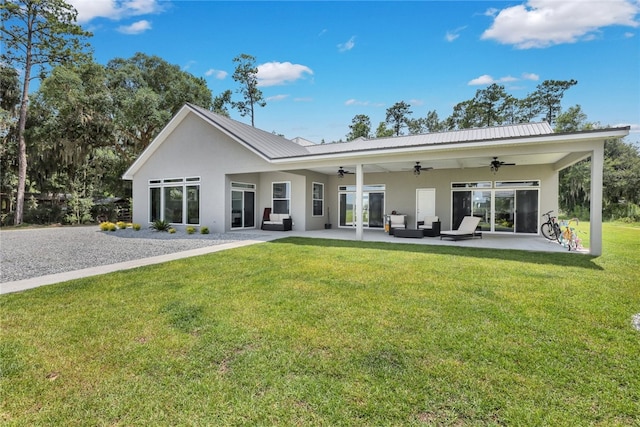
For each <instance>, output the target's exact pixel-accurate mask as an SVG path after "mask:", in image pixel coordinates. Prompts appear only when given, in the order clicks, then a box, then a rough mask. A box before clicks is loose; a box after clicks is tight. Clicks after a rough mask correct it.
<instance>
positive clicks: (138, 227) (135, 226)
mask: <svg viewBox="0 0 640 427" xmlns="http://www.w3.org/2000/svg"><path fill="white" fill-rule="evenodd" d="M131 228H133V229H134V230H135V231H140V228H141V227H140V224H138V223H135V222H134V223H133V224H131Z"/></svg>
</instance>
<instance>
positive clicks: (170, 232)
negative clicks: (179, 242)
mask: <svg viewBox="0 0 640 427" xmlns="http://www.w3.org/2000/svg"><path fill="white" fill-rule="evenodd" d="M167 231H169V234H175V233H176V229H175V228H173V227H169V229H168V230H167Z"/></svg>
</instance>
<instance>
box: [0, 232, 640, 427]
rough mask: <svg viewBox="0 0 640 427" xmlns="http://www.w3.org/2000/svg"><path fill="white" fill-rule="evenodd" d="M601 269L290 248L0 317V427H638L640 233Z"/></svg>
mask: <svg viewBox="0 0 640 427" xmlns="http://www.w3.org/2000/svg"><path fill="white" fill-rule="evenodd" d="M604 230H605V233H604V236H605V242H604V253H605V255H603V256H602V257H598V258H593V257H589V256H585V255H578V254H572V253H560V254H557V253H556V254H546V253H530V252H520V251H499V250H483V249H470V248H459V247H452V246H433V247H429V246H421V245H415V246H414V245H406V244H405V245H400V244H398V245H394V244H384V243H364V242H348V241H333V240H313V239H303V238H287V239H283V240H279V241H275V242H271V243H264V244H260V245H255V246H250V247H244V248H239V249H234V250H229V251H224V252H219V253H216V254H211V255H206V256H202V257H195V258H189V259H184V260H179V261H174V262H170V263H166V264H162V265H156V266H148V267H143V268H139V269H136V270H130V271H126V272H119V273H113V274H108V275H104V276H99V277H94V278H87V279H83V280H75V281H71V282H66V283H61V284H58V285H53V286H47V287H43V288H39V289H34V290H31V291H27V292H24V293H20V294H9V295H4V296H2V297H1V298H0V303H1V309H2V330H1V335H0V336H1V341H0V363H1V368H2V371H1V376H0V393H1V395H0V398H1V401H2V403H1V406H0V422H1V423H2V424H3V425H8V426H13V425H16V426H22V425H24V426H27V425H28V426H33V425H65V426H74V425H144V426H147V425H158V424H160V425H283V426H290V425H330V426H341V425H344V426H347V425H348V426H351V425H371V426H373V425H375V426H385V425H393V426H398V425H416V426H423V425H454V426H459V425H465V426H466V425H472V426H473V425H478V426H484V425H527V426H529V425H553V426H577V425H580V426H584V425H600V426H612V425H613V426H615V425H619V426H629V425H636V426H637V425H638V419H640V363H638V355H639V354H640V332H639V331H636V330H635V329H633V327H632V324H631V318H632V316H633V315H634V314H635V313H638V312H640V287H639V286H638V284H639V283H640V269H638V261H639V260H640V228H639V227H637V226H629V225H622V224H618V225H616V224H606V225H605V229H604Z"/></svg>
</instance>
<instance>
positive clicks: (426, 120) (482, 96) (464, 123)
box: [346, 80, 578, 141]
mask: <svg viewBox="0 0 640 427" xmlns="http://www.w3.org/2000/svg"><path fill="white" fill-rule="evenodd" d="M576 84H578V82H577V81H576V80H545V81H544V82H542V83H541V84H539V85H538V86H537V88H536V90H535V91H534V92H533V93H531V94H529V95H527V96H526V97H524V98H521V99H518V98H516V97H514V96H512V95H510V94H508V93H507V91H506V89H505V87H504V86H503V85H499V84H497V83H493V84H491V85H489V86H487V87H486V88H485V89H479V90H477V91H476V94H475V96H474V97H473V98H472V99H470V100H467V101H463V102H459V103H458V104H456V105H455V106H454V107H453V112H452V113H451V115H450V116H449V117H447V118H446V119H444V120H440V118H439V117H438V113H437V111H435V110H432V111H429V112H428V113H427V115H426V117H419V118H413V117H412V116H411V115H412V114H413V111H411V105H410V104H408V103H406V102H404V101H400V102H396V103H395V104H394V105H393V106H391V107H390V108H388V109H387V110H386V116H385V120H384V121H382V122H380V123H379V124H378V127H377V128H376V131H375V133H373V132H372V127H371V120H370V118H369V117H368V116H367V115H364V114H358V115H356V116H355V117H354V118H353V119H352V121H351V125H349V129H351V131H350V132H349V133H348V134H347V136H346V138H347V141H351V140H354V139H356V138H372V137H374V136H375V137H376V138H384V137H389V136H400V135H403V134H405V132H406V133H408V134H409V135H417V134H421V133H427V132H441V131H445V130H456V129H470V128H477V127H490V126H500V125H508V124H514V123H529V122H532V121H536V120H545V121H547V122H548V123H550V124H553V123H554V122H555V120H556V117H558V114H560V112H561V110H562V105H561V103H562V98H563V96H564V93H565V92H566V91H567V90H568V89H569V88H571V87H572V86H574V85H576Z"/></svg>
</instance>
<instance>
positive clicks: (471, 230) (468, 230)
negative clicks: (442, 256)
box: [440, 216, 482, 240]
mask: <svg viewBox="0 0 640 427" xmlns="http://www.w3.org/2000/svg"><path fill="white" fill-rule="evenodd" d="M478 224H480V218H478V217H477V216H465V217H464V218H462V222H461V223H460V225H459V226H458V229H457V230H449V231H441V232H440V240H442V238H443V237H448V238H450V239H453V240H459V239H472V238H473V237H475V236H480V238H481V239H482V233H481V232H478V231H477V229H478Z"/></svg>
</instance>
